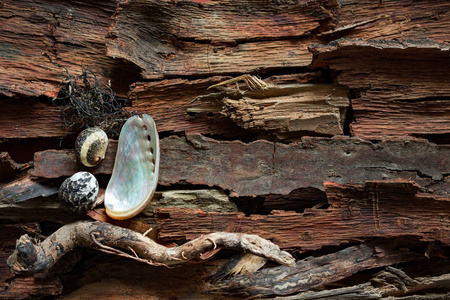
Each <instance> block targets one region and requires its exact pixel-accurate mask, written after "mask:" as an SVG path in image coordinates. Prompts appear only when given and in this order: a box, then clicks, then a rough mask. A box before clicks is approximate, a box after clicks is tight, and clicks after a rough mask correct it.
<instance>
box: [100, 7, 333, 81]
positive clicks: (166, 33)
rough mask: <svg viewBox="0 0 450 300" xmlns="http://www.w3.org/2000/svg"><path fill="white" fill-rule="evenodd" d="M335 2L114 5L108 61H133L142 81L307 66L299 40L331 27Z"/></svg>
mask: <svg viewBox="0 0 450 300" xmlns="http://www.w3.org/2000/svg"><path fill="white" fill-rule="evenodd" d="M337 9H338V4H337V1H322V0H320V1H308V0H303V1H298V2H295V3H294V2H292V3H275V2H265V1H240V2H239V3H236V2H235V1H209V2H206V3H196V1H184V2H181V3H173V2H161V1H142V0H137V1H127V2H123V3H120V4H119V9H118V10H117V12H116V14H115V15H114V20H113V23H112V26H111V30H110V40H109V42H108V55H110V56H113V57H121V58H124V59H126V60H129V61H132V62H134V63H135V64H136V65H138V66H139V67H141V68H142V69H143V72H142V75H143V77H144V78H146V79H151V78H153V79H154V78H162V77H164V76H175V75H177V76H179V75H195V74H202V75H211V74H213V75H214V74H224V73H228V74H230V73H231V74H236V73H249V72H252V71H255V70H258V69H273V68H282V67H298V66H307V65H308V64H309V62H310V60H311V57H310V54H309V53H307V51H305V50H306V46H307V45H308V44H310V43H311V39H310V38H306V39H300V38H301V37H303V36H305V35H308V34H310V33H311V32H312V31H314V30H315V29H316V28H318V27H325V28H326V27H331V26H332V24H333V22H334V18H335V16H333V12H334V11H335V10H337Z"/></svg>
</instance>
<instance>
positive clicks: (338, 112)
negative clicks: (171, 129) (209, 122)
mask: <svg viewBox="0 0 450 300" xmlns="http://www.w3.org/2000/svg"><path fill="white" fill-rule="evenodd" d="M239 81H244V83H245V84H246V87H245V88H246V89H245V90H241V88H239V85H238V84H239ZM227 84H236V87H235V88H231V87H226V85H227ZM210 88H216V89H219V90H222V92H219V93H217V92H215V93H210V94H207V95H204V96H200V97H198V98H196V101H197V103H198V104H197V105H195V106H194V107H192V108H189V109H188V111H189V112H210V111H213V112H214V111H216V112H217V111H219V112H220V113H221V114H223V115H225V116H228V117H230V119H231V120H232V121H233V122H235V123H236V124H238V125H239V126H241V127H242V128H244V129H248V130H250V131H254V132H258V133H261V134H263V135H267V134H268V135H274V136H276V137H277V138H281V139H285V138H293V137H296V136H299V135H304V134H305V133H312V134H313V135H314V134H324V135H331V136H333V135H342V134H343V133H344V132H343V127H344V121H345V113H346V111H347V108H348V106H349V99H348V89H347V88H346V87H344V86H337V85H326V84H289V85H273V84H267V83H265V82H264V81H262V80H261V79H259V78H258V77H256V76H252V75H248V74H246V75H241V76H238V77H236V78H233V79H231V80H226V81H225V82H221V83H219V84H216V85H214V86H211V87H210ZM202 100H203V101H202ZM199 102H200V103H199ZM202 102H204V103H203V104H202ZM214 104H216V105H214Z"/></svg>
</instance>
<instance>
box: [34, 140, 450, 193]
mask: <svg viewBox="0 0 450 300" xmlns="http://www.w3.org/2000/svg"><path fill="white" fill-rule="evenodd" d="M160 143H161V153H164V155H161V165H160V178H159V184H162V185H171V184H176V183H189V184H201V185H209V186H218V187H221V188H222V189H224V190H230V191H232V192H235V193H237V194H239V195H241V196H251V195H267V194H282V195H287V194H289V193H290V192H291V191H293V190H295V189H299V188H306V187H314V188H317V189H320V190H323V188H324V187H323V182H324V181H332V182H336V183H342V184H346V183H353V184H363V183H364V181H365V180H382V179H397V178H404V179H407V178H410V179H412V180H414V181H415V182H417V183H418V184H419V185H420V186H422V187H423V188H425V189H432V190H433V192H434V193H435V194H444V195H445V194H447V193H448V191H449V190H450V187H449V183H448V181H446V180H445V176H448V174H450V162H449V160H448V157H449V155H450V147H449V146H443V145H434V144H430V143H428V142H426V141H425V140H418V139H411V140H406V141H405V140H403V141H384V142H380V143H378V144H372V143H370V142H368V141H362V140H360V139H357V138H347V137H341V138H310V137H308V138H303V139H302V141H301V142H296V143H291V144H287V145H286V144H280V143H272V142H268V141H256V142H253V143H249V144H245V143H243V142H241V141H217V140H214V139H210V138H206V137H203V136H201V135H191V136H187V137H181V138H180V137H169V138H164V139H162V140H161V141H160ZM110 144H111V145H110V147H109V148H108V150H107V152H106V158H105V159H104V161H103V162H102V163H101V164H100V165H98V166H97V167H94V168H91V169H89V172H91V173H93V174H99V173H101V174H111V171H112V163H113V161H114V157H115V149H116V147H117V146H116V145H117V144H116V143H113V142H111V143H110ZM325 158H326V159H325ZM80 170H84V169H83V168H82V167H81V166H80V164H79V163H77V161H76V156H75V153H74V151H71V150H65V151H61V150H59V151H58V150H47V151H42V152H37V153H36V154H35V161H34V169H33V170H32V171H31V174H32V175H33V176H38V177H46V178H57V177H61V176H71V175H73V174H74V173H76V172H77V171H80Z"/></svg>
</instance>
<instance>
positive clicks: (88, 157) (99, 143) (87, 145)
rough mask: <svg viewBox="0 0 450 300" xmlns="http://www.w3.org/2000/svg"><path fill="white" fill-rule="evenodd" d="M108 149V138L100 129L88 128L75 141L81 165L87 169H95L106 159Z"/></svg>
mask: <svg viewBox="0 0 450 300" xmlns="http://www.w3.org/2000/svg"><path fill="white" fill-rule="evenodd" d="M107 147H108V136H107V135H106V133H105V132H104V131H103V130H101V129H100V128H98V127H90V128H86V129H85V130H83V131H82V132H80V134H79V135H78V137H77V140H76V141H75V150H76V151H77V156H78V158H79V159H80V161H81V163H82V164H83V165H85V166H86V167H94V166H96V165H98V164H99V163H100V162H101V161H102V159H104V158H105V153H106V148H107Z"/></svg>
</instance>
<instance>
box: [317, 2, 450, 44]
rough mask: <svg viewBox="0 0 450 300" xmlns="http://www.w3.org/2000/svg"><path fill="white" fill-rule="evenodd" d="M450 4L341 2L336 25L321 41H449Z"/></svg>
mask: <svg viewBox="0 0 450 300" xmlns="http://www.w3.org/2000/svg"><path fill="white" fill-rule="evenodd" d="M449 11H450V3H449V2H448V1H446V0H427V1H416V2H411V1H407V0H401V1H398V0H383V1H382V2H374V1H371V0H362V1H343V2H342V6H341V8H340V10H339V22H338V23H337V26H336V27H335V28H333V29H332V30H329V31H326V32H323V33H321V34H319V35H320V36H321V37H322V38H328V39H336V38H340V37H348V38H362V39H366V40H374V39H386V40H394V39H395V40H408V39H419V40H424V39H427V40H431V41H435V42H439V43H446V42H448V41H449V40H448V31H447V30H446V29H447V28H448V27H449V26H450V14H449Z"/></svg>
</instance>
